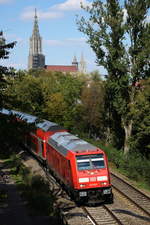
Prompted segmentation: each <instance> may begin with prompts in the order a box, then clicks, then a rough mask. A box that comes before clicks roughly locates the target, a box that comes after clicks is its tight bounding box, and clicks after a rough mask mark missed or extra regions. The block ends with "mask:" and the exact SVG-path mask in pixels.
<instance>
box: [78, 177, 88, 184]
mask: <svg viewBox="0 0 150 225" xmlns="http://www.w3.org/2000/svg"><path fill="white" fill-rule="evenodd" d="M87 182H89V178H88V177H84V178H79V183H87Z"/></svg>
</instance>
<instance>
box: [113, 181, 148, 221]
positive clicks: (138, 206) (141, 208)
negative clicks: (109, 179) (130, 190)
mask: <svg viewBox="0 0 150 225" xmlns="http://www.w3.org/2000/svg"><path fill="white" fill-rule="evenodd" d="M112 187H113V188H114V189H115V190H116V191H118V192H119V193H120V194H121V195H123V196H124V197H125V198H126V199H128V200H129V201H130V202H132V203H133V204H134V205H136V207H137V208H139V209H140V210H142V211H143V212H144V213H145V214H147V215H148V216H149V217H150V213H149V212H148V211H146V210H145V209H144V208H143V207H142V206H140V205H138V204H137V203H136V202H135V201H134V200H133V199H131V198H130V197H129V196H127V195H126V194H125V193H123V192H122V191H120V190H119V189H118V188H117V187H115V186H114V185H112Z"/></svg>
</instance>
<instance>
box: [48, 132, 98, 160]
mask: <svg viewBox="0 0 150 225" xmlns="http://www.w3.org/2000/svg"><path fill="white" fill-rule="evenodd" d="M48 143H49V144H50V145H51V146H53V147H54V148H55V149H56V150H57V151H58V152H60V153H61V154H62V155H64V156H66V155H67V153H68V151H69V150H70V151H72V152H76V153H80V152H86V151H88V152H91V151H94V150H95V151H96V150H97V147H96V146H94V145H92V144H90V143H88V142H86V141H84V140H82V139H80V138H78V137H76V136H75V135H72V134H70V133H68V132H57V133H55V134H53V135H52V136H51V137H50V138H49V140H48Z"/></svg>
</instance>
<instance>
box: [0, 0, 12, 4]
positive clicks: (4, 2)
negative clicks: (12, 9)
mask: <svg viewBox="0 0 150 225" xmlns="http://www.w3.org/2000/svg"><path fill="white" fill-rule="evenodd" d="M11 1H12V0H0V4H6V3H9V2H11Z"/></svg>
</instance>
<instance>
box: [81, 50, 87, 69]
mask: <svg viewBox="0 0 150 225" xmlns="http://www.w3.org/2000/svg"><path fill="white" fill-rule="evenodd" d="M80 72H81V73H86V62H85V60H84V56H83V53H81V59H80Z"/></svg>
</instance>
